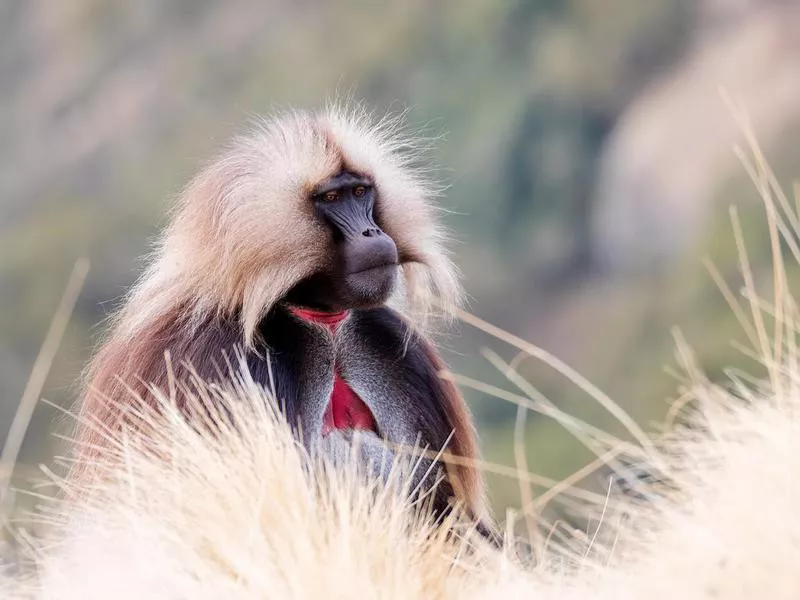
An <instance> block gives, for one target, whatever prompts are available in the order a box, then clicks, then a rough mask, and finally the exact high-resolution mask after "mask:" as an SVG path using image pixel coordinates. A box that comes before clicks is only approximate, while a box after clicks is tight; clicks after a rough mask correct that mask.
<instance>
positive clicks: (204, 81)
mask: <svg viewBox="0 0 800 600" xmlns="http://www.w3.org/2000/svg"><path fill="white" fill-rule="evenodd" d="M798 59H800V8H798V6H797V5H796V3H793V2H782V1H779V0H645V1H643V2H630V1H626V0H562V1H555V0H533V1H523V0H509V1H506V2H497V1H493V0H485V1H461V0H459V1H456V0H449V1H444V0H403V1H399V0H398V1H396V2H385V3H380V2H369V1H366V0H363V1H356V0H344V1H341V2H336V3H329V2H322V1H315V0H295V1H293V2H291V1H288V0H287V1H277V0H276V1H271V2H270V1H267V2H262V1H256V0H251V1H241V2H222V1H211V0H176V1H173V2H168V3H166V2H158V1H156V0H140V1H138V2H124V1H122V0H71V1H70V2H50V1H47V0H6V1H5V2H3V3H2V4H0V441H2V439H3V438H4V436H5V432H6V429H7V427H8V424H9V423H10V419H11V418H12V416H13V414H14V411H15V409H16V405H17V402H18V400H19V397H20V395H21V392H22V389H23V387H24V384H25V381H26V379H27V376H28V373H29V370H30V367H31V365H32V362H33V359H34V357H35V355H36V352H37V350H38V347H39V344H40V343H41V340H42V338H43V336H44V332H45V331H46V328H47V324H48V322H49V320H50V318H51V317H52V315H53V312H54V310H55V308H56V305H57V303H58V298H59V296H60V294H61V291H62V289H63V286H64V285H65V283H66V279H67V277H68V274H69V271H70V269H71V267H72V265H73V263H74V261H75V260H76V259H77V258H79V257H82V256H87V257H88V258H89V259H90V260H91V263H92V270H91V273H90V276H89V280H88V283H87V286H86V288H85V289H84V292H83V294H82V296H81V299H80V303H79V306H78V309H77V311H76V314H75V317H74V320H73V323H72V324H71V326H70V328H69V330H68V335H67V338H66V340H65V342H64V344H63V345H62V347H61V350H60V352H59V355H58V358H57V361H56V363H55V364H54V367H53V370H52V372H51V375H50V378H49V380H48V385H47V388H46V394H45V397H46V398H47V399H48V400H51V401H54V402H56V403H59V404H62V405H69V404H70V403H71V402H73V401H74V399H75V389H74V385H75V381H76V377H77V374H78V373H79V372H80V369H81V368H82V366H83V364H84V363H85V360H86V357H87V353H88V352H89V350H90V348H91V347H92V344H93V342H94V341H95V340H96V339H97V336H98V335H99V333H100V331H102V320H103V319H104V318H105V317H106V316H107V315H108V314H109V312H110V311H111V310H112V308H113V306H114V302H115V300H116V299H118V298H119V297H120V296H121V295H122V294H123V293H124V292H125V290H126V289H127V288H128V286H129V285H130V284H131V283H132V281H133V280H134V279H135V277H136V275H137V273H138V272H139V270H140V269H141V264H142V263H141V260H140V259H139V257H140V256H142V255H143V254H144V253H145V252H146V251H147V248H148V243H149V241H150V240H151V239H152V237H153V236H154V235H155V233H156V232H157V231H158V228H159V227H160V226H161V225H163V223H164V218H165V217H164V214H165V210H166V209H167V207H168V206H169V205H170V201H171V198H173V197H174V196H175V194H177V193H178V192H179V190H180V189H181V186H182V185H183V184H184V183H185V182H186V181H187V179H188V178H189V177H190V176H191V175H192V174H193V173H194V172H195V171H196V170H197V169H198V168H199V166H200V164H201V163H202V162H203V161H204V160H205V159H207V158H208V157H209V156H211V155H212V154H213V153H214V152H215V151H216V150H217V149H218V148H219V146H220V145H221V144H222V143H223V142H224V141H225V140H226V139H227V138H228V137H229V136H230V135H232V134H233V133H234V132H236V131H238V130H239V129H241V128H242V127H243V126H245V124H246V122H247V119H248V118H249V117H250V116H251V115H253V114H256V113H268V112H269V111H270V110H272V109H274V108H280V107H284V106H287V105H292V106H295V105H299V106H306V107H314V106H319V105H320V104H321V103H322V102H324V100H325V99H326V98H329V97H332V96H335V95H337V94H352V95H353V96H354V97H357V98H364V99H365V100H366V102H367V103H368V104H369V105H370V106H374V107H375V108H376V110H378V111H383V110H387V109H389V110H400V109H403V108H405V107H411V109H412V110H411V111H410V113H409V121H410V123H411V125H412V126H414V127H419V128H423V129H424V130H425V131H426V132H427V133H428V134H430V135H440V134H444V135H442V137H441V139H440V140H439V141H438V143H437V147H436V150H435V151H434V153H433V156H432V160H433V161H435V163H436V164H437V165H439V166H440V167H441V171H440V175H441V178H442V179H443V181H445V182H446V183H448V184H449V185H450V187H449V190H448V193H447V195H446V198H445V199H444V200H443V204H444V206H445V207H446V208H447V209H449V212H448V214H447V215H446V220H447V224H448V226H449V227H450V228H451V229H452V230H453V231H454V232H455V237H456V238H457V239H458V243H457V244H456V245H455V246H454V251H455V254H456V258H457V262H458V263H459V265H460V266H461V268H462V270H463V272H464V276H465V285H466V288H467V290H468V292H469V294H470V297H471V301H470V309H471V310H472V311H473V312H474V313H475V314H477V315H479V316H480V317H482V318H483V319H486V320H487V321H490V322H492V323H494V324H496V325H498V326H501V327H503V328H505V329H508V330H509V331H512V332H514V333H515V334H517V335H519V336H520V337H523V338H526V339H528V340H530V341H532V342H534V343H536V344H538V345H540V346H542V347H544V348H546V349H548V350H549V351H551V352H553V353H554V354H555V355H556V356H558V357H560V358H562V359H564V360H565V361H566V362H568V363H569V364H570V365H572V366H573V367H575V368H577V369H578V370H579V371H580V372H581V373H582V374H584V375H585V376H587V377H588V378H589V379H590V380H591V381H592V382H594V383H596V384H597V385H598V386H599V387H601V388H602V389H603V390H604V391H606V392H607V393H608V394H609V395H611V396H612V397H613V398H615V399H616V400H618V401H619V402H620V403H621V404H622V405H623V406H624V407H625V408H626V409H627V410H628V411H629V412H630V413H631V414H632V415H634V416H635V418H637V419H638V420H639V421H641V422H642V423H643V424H645V425H647V426H649V425H650V424H651V423H652V422H654V421H655V420H657V419H658V418H660V417H661V416H663V414H664V413H665V411H666V409H667V407H668V400H669V399H670V398H671V397H674V396H675V390H676V387H677V384H678V382H677V381H676V380H675V379H674V378H673V377H672V376H671V375H669V374H668V373H667V372H666V371H665V369H664V367H665V366H669V365H672V364H674V360H673V347H674V345H673V340H672V338H671V333H670V328H671V327H673V326H678V327H680V328H681V329H682V330H683V331H684V333H685V335H686V338H687V339H688V341H689V343H690V344H691V345H693V346H694V347H695V348H696V349H697V351H698V356H699V358H700V360H701V363H702V364H703V365H704V366H705V367H706V368H708V369H709V371H710V373H712V375H715V376H721V375H722V370H723V367H725V366H728V365H743V364H747V359H746V358H745V357H743V356H742V355H741V354H740V353H739V352H738V351H737V350H735V349H734V347H733V346H732V344H731V341H732V340H740V341H741V340H743V335H742V334H741V332H740V331H739V330H738V328H737V326H736V323H735V320H734V319H733V316H732V314H731V313H730V311H729V310H728V308H727V307H726V305H725V302H724V300H723V298H722V296H721V294H719V293H718V292H717V290H716V288H715V286H714V284H713V283H712V282H711V279H710V277H709V276H708V275H707V273H706V272H705V271H704V269H703V266H702V263H701V258H702V257H703V256H704V255H709V256H710V257H711V258H712V259H713V260H714V262H715V263H716V264H717V265H718V267H719V268H720V270H721V272H722V273H723V275H724V276H725V278H726V279H727V280H728V281H729V283H730V284H731V285H732V286H733V287H734V288H736V287H738V285H739V281H738V275H737V271H736V249H735V245H734V243H733V235H732V233H731V229H730V226H729V220H728V216H727V214H728V213H727V206H728V205H729V204H735V205H738V206H739V207H740V210H741V213H742V215H743V221H744V224H745V230H746V234H747V237H748V241H749V247H750V249H751V251H752V253H753V262H754V264H755V266H756V270H757V271H764V270H765V269H766V268H767V266H768V262H769V255H768V248H767V245H766V241H765V240H766V238H765V226H763V225H762V223H763V218H762V216H761V209H760V206H759V204H758V202H759V201H758V196H757V194H756V193H755V191H754V190H753V189H752V186H751V185H750V184H749V182H748V180H747V178H746V176H745V173H744V171H743V169H741V167H740V166H739V165H738V163H737V160H736V158H735V156H734V153H733V151H732V146H733V144H735V143H737V142H741V136H740V134H739V132H738V130H737V128H736V125H735V123H734V120H733V119H732V118H731V116H730V115H729V114H728V112H727V111H726V109H725V107H724V105H723V104H722V102H721V100H720V97H719V94H718V87H719V86H726V87H728V88H729V89H730V90H731V92H732V94H733V95H734V96H735V97H736V98H739V99H741V100H742V101H743V103H744V104H745V105H746V106H747V107H748V108H749V110H750V115H751V120H752V124H753V127H754V129H755V130H756V131H757V132H758V135H759V138H760V140H761V142H762V144H764V146H765V147H766V148H767V150H768V152H769V158H770V160H771V161H772V163H773V166H774V168H776V170H777V172H778V174H779V176H780V177H781V180H782V181H783V182H784V183H789V182H791V176H792V175H796V174H797V173H798V172H800V168H798V167H800V165H799V164H798V158H800V151H798V146H797V144H796V143H793V140H797V139H800V69H798V68H797V66H798V64H800V62H798ZM443 345H444V346H445V348H446V350H447V354H448V359H449V361H450V363H451V364H452V365H453V367H454V370H455V371H457V372H459V373H464V374H468V375H469V376H470V377H472V378H474V379H479V380H481V381H485V382H487V383H490V384H492V385H497V386H500V387H503V388H504V389H507V390H509V391H513V392H515V393H520V392H519V390H517V389H515V387H514V385H513V384H512V383H511V382H510V381H508V380H506V379H505V378H504V377H503V376H502V374H500V373H499V372H498V371H497V370H496V369H495V368H494V367H492V366H491V365H490V364H489V363H488V362H487V361H486V360H485V358H484V357H483V356H482V355H481V348H482V347H483V346H484V345H486V346H489V347H491V348H493V349H494V350H496V351H497V352H499V353H500V354H501V355H502V356H504V357H505V358H506V359H507V360H511V359H512V358H513V356H514V352H513V350H511V349H509V348H508V347H506V346H504V345H503V344H501V343H500V342H497V341H496V340H491V339H489V338H487V337H484V336H482V335H480V334H478V333H477V332H475V331H474V330H472V329H470V328H468V327H466V326H461V327H459V328H458V329H457V331H456V332H454V333H453V334H452V335H449V336H447V337H446V338H445V339H444V340H443ZM749 366H751V367H752V365H749ZM521 371H522V372H523V373H524V375H525V376H526V378H527V379H528V380H529V381H531V383H532V384H533V385H534V386H536V387H537V388H538V389H539V390H540V391H542V392H543V393H545V394H546V395H547V396H548V397H549V398H550V399H551V400H553V401H554V402H555V403H556V404H558V405H559V406H562V407H564V408H566V409H567V410H568V411H570V412H571V413H574V414H577V415H579V416H581V417H582V418H585V419H588V420H590V421H591V422H593V423H595V424H597V425H599V426H602V427H612V428H613V427H614V423H613V421H611V420H610V418H609V417H608V416H607V415H606V414H604V413H603V411H602V410H601V409H600V408H599V407H598V406H596V405H595V404H593V403H592V401H591V400H589V399H588V398H587V397H585V396H584V395H582V394H581V393H579V392H578V391H577V390H576V389H575V388H574V386H573V385H571V384H569V383H568V382H565V381H564V380H563V378H560V377H558V376H555V375H554V374H553V373H552V372H551V371H549V370H548V369H545V368H543V367H542V366H540V365H536V364H535V363H534V362H533V361H527V362H523V363H522V366H521ZM465 393H466V394H467V395H468V398H469V401H470V404H471V405H472V407H473V409H474V412H475V414H476V415H477V417H478V419H479V423H480V429H481V431H482V432H483V437H484V446H485V455H486V458H488V459H490V460H492V461H494V462H500V463H504V464H511V463H513V455H512V451H511V447H512V433H511V432H512V429H513V423H514V417H515V413H516V407H515V406H513V405H511V404H509V403H507V402H505V401H503V400H499V399H496V398H493V397H490V396H488V395H484V394H481V393H477V392H473V391H471V390H468V389H465ZM60 420H63V419H62V418H61V417H59V416H58V414H57V413H56V412H55V411H54V410H52V409H49V408H48V407H47V406H45V405H40V406H39V408H38V409H37V413H36V416H35V419H34V422H33V424H32V426H31V429H30V431H29V435H28V437H27V439H26V443H25V447H24V452H23V457H22V465H21V467H22V468H21V469H20V472H21V473H26V474H27V473H29V472H30V469H31V468H33V467H34V466H35V465H36V464H37V463H39V462H42V461H48V460H49V458H50V457H51V456H52V455H53V453H54V452H55V451H57V445H55V439H54V438H53V437H52V436H51V433H52V430H53V426H54V423H55V422H59V421H60ZM62 426H63V424H62ZM527 433H528V435H527V436H526V439H527V446H528V447H527V453H528V455H529V456H528V460H529V466H530V468H531V469H532V470H534V471H536V472H539V473H542V474H544V475H548V476H551V477H556V478H560V477H564V476H565V475H567V474H569V473H570V472H572V471H574V470H575V469H577V468H578V467H580V466H581V465H583V464H584V463H585V462H586V461H587V460H589V457H588V456H586V455H584V454H582V453H580V452H578V451H577V447H578V445H577V444H575V443H574V442H572V441H571V440H570V438H569V436H568V435H567V434H566V433H563V432H562V431H561V430H560V429H559V428H558V427H557V426H555V425H554V424H553V423H552V422H550V421H548V420H546V419H544V418H541V417H538V416H536V415H529V417H528V421H527ZM491 484H492V498H493V500H494V502H495V506H496V507H497V509H498V510H499V511H501V512H502V511H503V510H504V509H505V508H506V507H507V506H515V505H518V504H519V500H518V498H517V485H516V483H515V482H513V481H512V480H507V479H505V480H504V479H500V478H492V480H491Z"/></svg>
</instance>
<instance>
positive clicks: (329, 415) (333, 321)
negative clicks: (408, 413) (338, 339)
mask: <svg viewBox="0 0 800 600" xmlns="http://www.w3.org/2000/svg"><path fill="white" fill-rule="evenodd" d="M291 310H292V312H293V313H294V314H295V315H297V316H298V317H300V318H302V319H305V320H306V321H313V322H315V323H320V324H322V325H325V326H326V327H327V328H328V329H330V330H331V331H332V332H335V331H336V329H337V328H338V327H339V325H340V324H341V322H342V321H343V320H344V319H345V318H346V317H347V311H342V312H337V313H330V312H321V311H315V310H308V309H305V308H292V309H291ZM332 429H366V430H368V431H376V429H377V428H376V427H375V418H374V417H373V416H372V412H371V411H370V409H369V408H368V407H367V405H366V404H364V401H363V400H361V398H359V397H358V394H356V393H355V392H354V391H353V389H352V388H351V387H350V386H349V385H348V384H347V382H346V381H345V380H344V379H342V377H341V376H340V375H339V370H338V368H337V367H336V365H334V379H333V392H331V398H330V402H329V403H328V408H327V409H326V410H325V415H324V416H323V418H322V435H326V434H327V433H329V432H330V431H331V430H332Z"/></svg>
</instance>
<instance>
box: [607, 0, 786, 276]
mask: <svg viewBox="0 0 800 600" xmlns="http://www.w3.org/2000/svg"><path fill="white" fill-rule="evenodd" d="M712 21H713V22H715V23H718V19H715V20H712ZM798 31H800V8H798V7H797V6H793V5H791V4H784V5H780V4H774V5H769V6H764V7H763V9H762V10H759V11H752V12H750V11H748V14H747V15H746V18H745V17H742V18H739V19H733V20H731V21H730V22H726V23H725V25H724V27H723V26H719V27H717V26H713V25H712V24H711V23H709V24H708V25H707V27H706V29H705V30H704V29H702V28H701V29H700V30H699V31H698V32H697V35H696V38H695V44H694V47H693V48H692V49H690V50H689V51H688V53H687V57H686V58H685V59H684V60H683V61H682V62H681V63H679V64H678V65H677V66H676V68H675V69H673V70H672V71H671V72H669V73H667V74H666V75H664V76H663V77H661V78H660V79H659V80H657V81H656V82H655V83H654V84H653V85H652V86H651V87H650V89H649V90H648V91H646V92H645V93H644V94H642V96H641V97H640V98H639V99H638V100H636V101H634V102H633V104H632V105H631V107H630V108H629V109H628V111H627V112H626V113H625V114H624V115H623V117H622V118H621V120H620V122H619V124H618V126H617V127H616V129H615V131H614V132H613V133H612V135H611V136H610V139H609V141H608V142H607V145H606V148H605V150H604V153H603V157H602V159H601V168H600V174H599V177H598V184H597V189H596V202H595V206H596V214H595V216H594V223H593V232H594V251H595V254H596V256H597V257H598V260H599V261H600V263H601V264H603V265H605V266H606V267H610V268H612V269H619V270H628V269H638V268H652V267H653V266H657V265H659V264H661V263H663V262H665V261H666V262H668V261H670V260H671V259H673V258H675V257H676V256H678V255H680V253H681V252H682V251H683V250H684V249H685V248H686V246H687V244H690V243H691V242H693V241H694V240H695V239H696V238H697V236H698V235H699V234H701V233H702V231H703V230H704V226H705V225H706V223H707V217H708V216H709V210H710V208H711V207H710V205H709V203H710V201H711V200H712V196H713V194H714V192H715V188H716V187H717V186H719V185H720V184H721V183H722V182H724V181H725V179H726V178H727V177H730V176H731V174H732V173H738V172H741V166H740V165H739V163H738V159H737V158H736V156H735V154H734V152H733V146H734V145H735V144H742V143H743V137H742V134H741V128H740V125H739V124H737V122H736V120H735V118H734V117H733V115H732V113H731V112H730V111H729V110H728V108H727V107H726V104H725V103H724V101H723V99H722V97H721V95H720V88H725V89H727V91H728V92H729V94H730V96H731V98H732V99H733V100H734V102H736V103H737V104H739V105H741V106H743V107H745V108H746V109H747V112H748V115H749V119H750V124H751V126H752V128H753V130H754V132H755V133H756V135H757V136H758V139H759V141H760V143H761V144H762V145H763V146H764V147H766V148H769V147H770V146H771V145H772V144H773V143H775V142H777V141H780V135H781V133H782V128H784V127H785V126H786V125H787V124H790V123H792V122H793V121H796V120H797V119H799V118H800V69H798V68H797V65H798V61H800V37H798V35H797V32H798Z"/></svg>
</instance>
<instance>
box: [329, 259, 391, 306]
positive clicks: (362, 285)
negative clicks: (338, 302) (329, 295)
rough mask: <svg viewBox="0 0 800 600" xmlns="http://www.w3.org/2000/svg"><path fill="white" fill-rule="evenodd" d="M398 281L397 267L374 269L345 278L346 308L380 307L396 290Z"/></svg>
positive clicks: (344, 300) (385, 266)
mask: <svg viewBox="0 0 800 600" xmlns="http://www.w3.org/2000/svg"><path fill="white" fill-rule="evenodd" d="M396 281H397V265H384V266H379V267H374V268H371V269H367V270H364V271H360V272H358V273H351V274H349V275H347V276H345V279H344V286H343V287H344V290H342V291H343V292H344V293H343V294H342V296H343V298H342V301H343V304H345V305H349V306H344V308H370V307H374V306H380V305H381V304H383V303H384V302H386V300H388V299H389V296H390V295H391V293H392V290H393V289H394V286H395V283H396Z"/></svg>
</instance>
